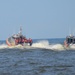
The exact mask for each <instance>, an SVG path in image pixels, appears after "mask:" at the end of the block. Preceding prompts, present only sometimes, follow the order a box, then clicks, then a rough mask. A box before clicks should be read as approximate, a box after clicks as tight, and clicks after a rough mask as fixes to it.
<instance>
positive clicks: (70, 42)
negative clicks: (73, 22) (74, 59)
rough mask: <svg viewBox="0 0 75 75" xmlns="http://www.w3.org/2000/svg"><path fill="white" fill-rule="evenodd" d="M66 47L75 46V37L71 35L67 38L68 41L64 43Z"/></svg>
mask: <svg viewBox="0 0 75 75" xmlns="http://www.w3.org/2000/svg"><path fill="white" fill-rule="evenodd" d="M64 45H65V47H69V46H70V45H71V46H73V45H75V36H73V35H70V36H67V37H66V40H65V41H64Z"/></svg>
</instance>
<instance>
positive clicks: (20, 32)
mask: <svg viewBox="0 0 75 75" xmlns="http://www.w3.org/2000/svg"><path fill="white" fill-rule="evenodd" d="M19 34H20V35H22V27H21V26H20V31H19Z"/></svg>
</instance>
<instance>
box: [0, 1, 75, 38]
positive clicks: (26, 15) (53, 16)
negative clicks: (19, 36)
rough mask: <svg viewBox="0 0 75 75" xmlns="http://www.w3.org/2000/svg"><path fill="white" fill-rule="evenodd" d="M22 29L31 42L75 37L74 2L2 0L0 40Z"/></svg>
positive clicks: (0, 3)
mask: <svg viewBox="0 0 75 75" xmlns="http://www.w3.org/2000/svg"><path fill="white" fill-rule="evenodd" d="M20 26H22V29H23V34H24V35H26V36H27V38H29V37H31V38H32V39H37V38H38V39H40V38H64V37H66V36H67V35H69V34H70V33H73V34H74V35H75V0H0V39H6V38H7V37H9V36H11V35H12V34H14V33H18V31H19V28H20Z"/></svg>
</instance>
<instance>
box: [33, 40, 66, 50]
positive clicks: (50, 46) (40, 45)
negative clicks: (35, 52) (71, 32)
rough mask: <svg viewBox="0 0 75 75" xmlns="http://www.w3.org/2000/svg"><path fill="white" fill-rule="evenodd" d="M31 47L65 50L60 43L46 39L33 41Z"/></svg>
mask: <svg viewBox="0 0 75 75" xmlns="http://www.w3.org/2000/svg"><path fill="white" fill-rule="evenodd" d="M32 47H36V48H43V49H50V50H65V48H64V46H63V45H62V44H50V43H49V42H48V41H47V40H43V41H38V42H36V43H33V44H32Z"/></svg>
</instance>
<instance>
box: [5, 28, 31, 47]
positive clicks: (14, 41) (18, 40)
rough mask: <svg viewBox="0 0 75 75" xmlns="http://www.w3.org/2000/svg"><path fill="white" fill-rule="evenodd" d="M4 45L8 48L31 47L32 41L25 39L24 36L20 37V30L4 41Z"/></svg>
mask: <svg viewBox="0 0 75 75" xmlns="http://www.w3.org/2000/svg"><path fill="white" fill-rule="evenodd" d="M6 44H7V45H8V46H16V45H19V44H20V45H22V46H31V45H32V39H31V38H29V39H27V38H26V37H25V36H23V35H22V28H20V32H19V33H18V34H14V35H12V36H11V37H9V38H7V39H6Z"/></svg>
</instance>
